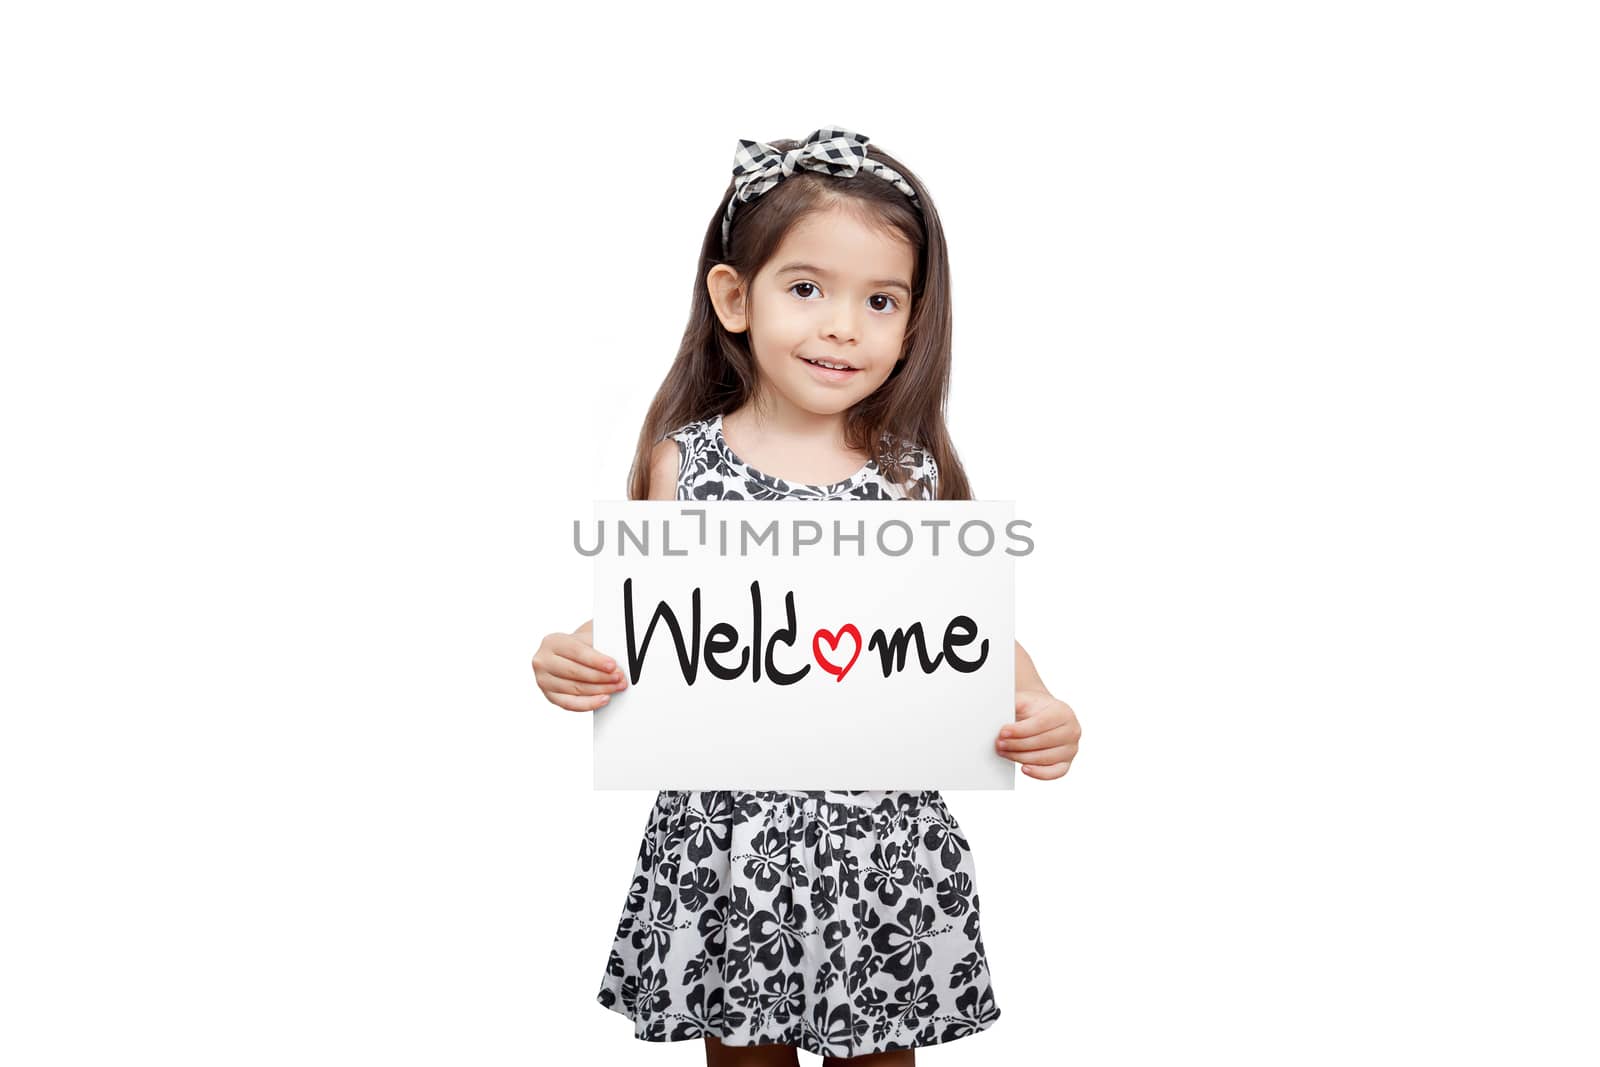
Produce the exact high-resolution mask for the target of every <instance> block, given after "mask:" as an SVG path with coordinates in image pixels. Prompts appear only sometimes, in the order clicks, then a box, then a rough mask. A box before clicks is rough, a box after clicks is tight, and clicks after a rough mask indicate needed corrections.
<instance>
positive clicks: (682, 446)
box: [596, 415, 1000, 1057]
mask: <svg viewBox="0 0 1600 1067" xmlns="http://www.w3.org/2000/svg"><path fill="white" fill-rule="evenodd" d="M669 436H670V437H671V438H673V439H675V440H676V441H677V442H678V452H679V469H678V499H679V500H707V499H721V500H840V499H843V500H890V499H905V498H906V492H905V490H904V488H903V487H902V486H899V485H895V484H894V483H892V482H890V481H889V480H888V479H887V478H886V477H885V476H884V475H883V473H882V472H881V470H880V469H879V468H878V466H877V465H876V463H875V462H868V464H867V465H866V466H865V467H862V468H861V469H860V470H859V471H857V472H856V473H855V474H854V475H852V476H851V477H849V478H847V479H845V480H844V481H841V482H836V483H834V484H833V485H826V486H819V485H801V484H796V483H792V482H786V481H784V480H782V479H780V478H775V477H772V476H771V475H768V474H765V473H763V472H761V471H758V470H756V469H755V468H753V467H751V466H749V465H748V464H747V463H745V462H744V461H743V460H741V459H740V458H739V457H738V456H737V455H735V454H734V453H733V451H732V449H730V448H729V447H728V444H727V442H726V441H725V440H724V439H723V437H722V416H721V415H717V416H714V417H712V418H710V419H704V420H699V421H697V422H692V423H688V424H687V425H684V426H681V427H679V428H678V429H676V430H674V431H673V432H672V433H671V434H670V435H669ZM895 451H896V454H897V455H898V456H899V463H900V465H901V466H902V467H903V468H905V469H906V470H907V471H908V472H909V474H910V476H911V478H913V479H915V480H916V481H918V482H920V483H921V487H922V488H923V489H924V491H925V492H926V493H927V496H926V498H927V499H932V498H933V490H934V489H936V487H937V485H938V480H937V479H938V470H937V467H936V466H935V464H934V461H933V457H932V456H931V455H929V454H928V453H927V452H926V451H924V450H923V449H921V448H918V447H914V446H902V447H898V448H897V449H896V450H895ZM596 999H597V1000H598V1001H599V1002H600V1003H601V1004H602V1005H604V1006H605V1007H607V1008H610V1009H612V1010H613V1011H617V1012H619V1013H621V1014H623V1015H626V1016H628V1017H629V1018H630V1019H632V1020H633V1024H634V1036H635V1037H637V1038H639V1039H641V1040H645V1041H682V1040H687V1039H691V1038H694V1039H698V1038H702V1037H706V1036H712V1037H716V1038H717V1039H718V1040H719V1041H721V1042H722V1043H723V1044H726V1045H767V1044H780V1043H781V1044H787V1045H795V1046H798V1047H799V1048H803V1049H806V1050H807V1051H809V1052H813V1053H816V1054H817V1055H821V1056H832V1057H849V1056H862V1055H866V1054H868V1053H873V1052H883V1051H888V1050H891V1049H905V1048H915V1047H918V1046H922V1045H933V1044H938V1043H940V1042H945V1041H952V1040H954V1039H956V1038H960V1037H965V1036H967V1035H968V1034H975V1033H977V1032H979V1031H980V1030H986V1029H988V1028H989V1027H990V1026H991V1025H993V1024H994V1022H995V1020H997V1019H998V1018H999V1017H1000V1009H999V1008H998V1007H996V1006H995V1001H994V992H993V990H992V989H991V988H990V983H989V968H988V964H987V962H986V960H985V957H984V951H983V939H982V937H981V936H980V933H979V924H978V892H977V885H976V882H975V872H974V868H973V860H972V852H971V850H970V848H969V847H968V845H967V840H966V838H965V837H964V836H963V835H962V832H961V828H960V826H959V825H958V824H957V823H956V820H955V816H954V815H952V814H951V813H950V810H949V808H947V807H946V806H945V802H944V798H943V797H942V796H940V794H939V792H938V791H937V790H921V791H914V792H913V791H898V790H863V789H849V790H803V791H802V790H760V791H754V792H750V791H743V790H663V791H661V792H660V793H659V794H658V795H657V797H656V800H655V804H654V806H653V808H652V809H651V812H650V818H649V820H648V821H647V822H646V824H645V830H644V837H643V840H642V841H641V842H640V844H639V853H638V858H637V860H636V862H635V864H634V870H633V883H632V885H631V886H630V887H629V890H628V895H627V899H626V901H625V903H624V904H623V908H622V918H621V921H620V922H619V923H618V924H617V930H616V935H615V938H614V940H613V943H612V947H611V955H610V959H609V960H608V961H607V963H606V969H605V975H604V978H603V979H602V982H601V985H600V992H599V994H598V996H597V998H596Z"/></svg>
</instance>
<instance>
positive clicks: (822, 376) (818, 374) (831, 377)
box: [795, 356, 861, 382]
mask: <svg viewBox="0 0 1600 1067" xmlns="http://www.w3.org/2000/svg"><path fill="white" fill-rule="evenodd" d="M795 358H796V359H798V360H799V361H800V362H801V363H805V364H806V370H808V371H810V372H811V374H812V376H813V377H815V378H816V379H817V380H818V381H822V382H847V381H849V380H850V379H851V378H853V377H855V376H856V375H857V374H860V373H861V368H860V367H856V368H854V369H852V370H829V369H828V368H827V367H819V366H817V365H816V364H815V363H806V360H805V357H804V356H796V357H795ZM830 362H831V361H830Z"/></svg>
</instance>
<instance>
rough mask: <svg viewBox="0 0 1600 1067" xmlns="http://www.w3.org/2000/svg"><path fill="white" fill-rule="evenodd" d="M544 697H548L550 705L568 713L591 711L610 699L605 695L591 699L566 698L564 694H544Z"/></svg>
mask: <svg viewBox="0 0 1600 1067" xmlns="http://www.w3.org/2000/svg"><path fill="white" fill-rule="evenodd" d="M545 696H546V697H548V698H549V700H550V703H552V704H554V705H555V706H556V707H558V708H566V709H567V710H568V711H593V710H595V709H596V708H598V707H601V706H603V705H604V704H605V702H606V701H608V700H610V699H611V697H610V696H609V695H607V694H602V695H600V696H592V697H577V696H568V695H567V694H565V693H546V694H545Z"/></svg>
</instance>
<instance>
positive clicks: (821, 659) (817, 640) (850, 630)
mask: <svg viewBox="0 0 1600 1067" xmlns="http://www.w3.org/2000/svg"><path fill="white" fill-rule="evenodd" d="M845 634H849V635H850V636H851V637H853V638H855V639H856V650H855V652H853V653H851V655H850V662H849V663H846V664H845V665H844V666H843V667H835V666H834V665H833V664H831V663H829V662H828V660H827V657H826V656H824V655H823V654H822V639H823V638H827V639H828V647H829V648H831V649H833V650H835V651H838V648H839V638H841V637H843V636H844V635H845ZM811 654H812V655H813V656H815V657H817V662H818V663H820V664H822V669H823V670H825V671H827V672H828V673H829V674H832V675H834V676H835V677H834V679H833V680H834V681H836V682H842V681H844V676H845V675H846V674H848V673H850V668H851V667H854V666H855V665H856V657H857V656H860V655H861V631H860V630H857V629H856V628H855V627H854V626H853V625H851V624H850V623H848V622H847V623H845V624H844V625H843V626H841V627H839V632H838V634H836V635H835V634H831V633H829V632H828V631H827V630H818V631H817V632H816V633H815V634H813V635H812V637H811Z"/></svg>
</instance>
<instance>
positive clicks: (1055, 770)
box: [1022, 762, 1072, 782]
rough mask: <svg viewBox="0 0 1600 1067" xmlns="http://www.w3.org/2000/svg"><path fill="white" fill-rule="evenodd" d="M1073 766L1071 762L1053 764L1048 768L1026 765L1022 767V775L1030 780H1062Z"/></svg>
mask: <svg viewBox="0 0 1600 1067" xmlns="http://www.w3.org/2000/svg"><path fill="white" fill-rule="evenodd" d="M1071 766H1072V764H1071V763H1070V762H1068V763H1053V764H1051V765H1050V766H1048V767H1038V766H1034V765H1033V764H1031V763H1024V764H1023V765H1022V773H1023V774H1026V775H1027V776H1028V777H1030V778H1038V779H1041V780H1043V781H1047V782H1048V781H1049V780H1051V779H1052V778H1060V777H1061V776H1062V775H1063V774H1066V773H1067V770H1068V768H1070V767H1071Z"/></svg>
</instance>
